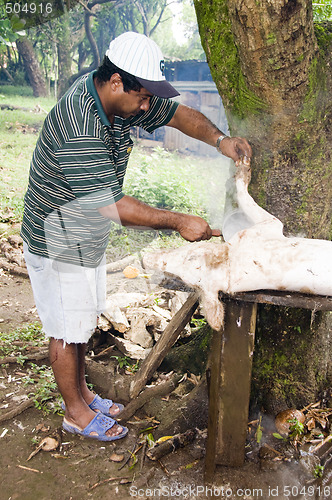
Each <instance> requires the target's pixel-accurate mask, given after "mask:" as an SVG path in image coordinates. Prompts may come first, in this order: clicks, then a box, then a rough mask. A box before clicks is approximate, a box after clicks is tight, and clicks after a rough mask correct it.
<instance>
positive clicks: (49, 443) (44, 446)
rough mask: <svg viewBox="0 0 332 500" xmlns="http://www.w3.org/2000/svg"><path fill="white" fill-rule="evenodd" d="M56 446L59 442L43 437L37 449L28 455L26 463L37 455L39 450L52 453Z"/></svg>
mask: <svg viewBox="0 0 332 500" xmlns="http://www.w3.org/2000/svg"><path fill="white" fill-rule="evenodd" d="M58 446H59V441H58V440H57V439H55V438H52V437H45V438H44V439H42V440H41V442H40V443H39V445H38V446H37V448H36V449H35V450H34V451H33V452H32V453H30V455H29V457H28V458H27V461H29V460H31V458H32V457H34V456H35V455H37V453H38V452H39V451H40V450H44V451H54V450H56V449H57V447H58Z"/></svg>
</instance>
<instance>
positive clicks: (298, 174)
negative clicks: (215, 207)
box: [195, 0, 332, 239]
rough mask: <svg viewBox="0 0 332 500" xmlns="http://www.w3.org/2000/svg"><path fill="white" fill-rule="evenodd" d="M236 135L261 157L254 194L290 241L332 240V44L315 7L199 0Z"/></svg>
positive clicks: (284, 0) (283, 1)
mask: <svg viewBox="0 0 332 500" xmlns="http://www.w3.org/2000/svg"><path fill="white" fill-rule="evenodd" d="M195 6H196V12H197V18H198V23H199V28H200V34H201V38H202V43H203V47H204V49H205V52H206V55H207V59H208V63H209V65H210V68H211V73H212V76H213V78H214V81H215V82H216V85H217V87H218V90H219V92H220V95H221V97H222V99H223V103H224V106H225V108H226V113H227V118H228V122H229V127H230V130H231V133H232V135H245V136H246V137H248V138H249V140H250V141H251V143H252V145H253V149H254V158H253V163H252V167H253V175H252V183H251V194H253V196H254V198H255V199H256V201H258V202H259V204H260V205H262V206H263V207H264V208H266V209H267V210H268V211H269V212H271V213H272V214H273V215H276V216H277V217H278V218H279V219H281V220H282V221H283V222H284V225H285V230H286V232H288V233H290V232H291V233H296V234H298V233H301V234H302V235H306V236H308V237H316V238H327V239H330V238H331V236H332V203H331V197H332V166H331V155H332V141H331V139H332V128H331V121H332V103H331V99H329V93H328V89H329V88H331V65H330V63H331V50H330V47H331V36H330V35H328V32H327V30H326V29H325V28H322V27H320V28H319V30H318V29H316V34H315V32H314V25H313V20H312V7H311V2H310V1H309V0H306V1H304V0H302V1H299V0H280V1H278V2H274V1H270V0H269V1H266V2H256V1H255V0H249V1H246V2H243V1H241V0H219V1H215V0H213V1H212V0H200V1H198V0H195Z"/></svg>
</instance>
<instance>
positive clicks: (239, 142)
mask: <svg viewBox="0 0 332 500" xmlns="http://www.w3.org/2000/svg"><path fill="white" fill-rule="evenodd" d="M219 149H220V151H221V152H222V154H224V155H225V156H228V157H229V158H232V160H234V161H235V162H236V161H238V160H239V159H240V157H241V156H246V157H247V158H251V155H252V149H251V146H250V144H249V142H248V141H247V140H246V139H243V138H242V137H225V138H224V139H223V140H222V141H221V142H220V144H219Z"/></svg>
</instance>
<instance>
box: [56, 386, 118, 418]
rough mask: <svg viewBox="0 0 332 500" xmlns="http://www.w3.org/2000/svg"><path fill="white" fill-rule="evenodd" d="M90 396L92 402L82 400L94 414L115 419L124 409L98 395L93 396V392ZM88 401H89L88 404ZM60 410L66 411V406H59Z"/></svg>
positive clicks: (88, 399)
mask: <svg viewBox="0 0 332 500" xmlns="http://www.w3.org/2000/svg"><path fill="white" fill-rule="evenodd" d="M90 392H91V391H90ZM91 394H92V396H93V398H92V400H90V398H87V399H85V398H84V400H85V402H86V404H87V405H88V406H89V408H90V409H91V410H93V411H94V412H96V413H103V414H104V415H106V416H107V417H112V418H115V417H117V416H118V415H119V413H120V412H121V411H122V410H123V408H124V406H123V405H122V404H120V403H113V401H112V400H111V399H103V398H101V397H100V396H98V394H94V393H93V392H91ZM88 401H90V403H89V402H88ZM61 408H62V409H63V410H66V406H65V404H64V403H62V404H61Z"/></svg>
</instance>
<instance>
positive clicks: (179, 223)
mask: <svg viewBox="0 0 332 500" xmlns="http://www.w3.org/2000/svg"><path fill="white" fill-rule="evenodd" d="M98 211H99V213H100V214H101V215H103V216H104V217H106V218H108V219H111V220H113V221H114V222H117V223H118V224H121V225H122V226H136V227H144V228H153V229H173V230H175V231H178V232H179V233H180V235H181V236H182V237H183V238H184V239H185V240H187V241H200V240H209V239H210V238H211V236H220V234H221V233H220V231H219V229H214V230H212V229H211V228H210V226H209V224H208V223H207V222H206V221H205V220H204V219H202V218H201V217H197V216H195V215H187V214H182V213H180V212H172V211H170V210H162V209H159V208H153V207H150V206H149V205H146V204H145V203H142V202H141V201H138V200H136V198H133V197H132V196H126V195H125V196H123V198H121V200H119V201H117V202H116V203H113V204H112V205H108V206H106V207H102V208H99V209H98Z"/></svg>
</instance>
